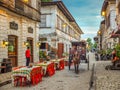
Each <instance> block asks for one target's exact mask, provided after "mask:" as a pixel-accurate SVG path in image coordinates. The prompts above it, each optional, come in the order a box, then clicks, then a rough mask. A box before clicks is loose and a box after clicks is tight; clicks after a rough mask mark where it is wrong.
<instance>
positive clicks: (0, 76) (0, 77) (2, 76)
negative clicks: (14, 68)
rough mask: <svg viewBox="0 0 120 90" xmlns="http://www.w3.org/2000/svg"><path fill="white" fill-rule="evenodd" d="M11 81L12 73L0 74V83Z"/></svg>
mask: <svg viewBox="0 0 120 90" xmlns="http://www.w3.org/2000/svg"><path fill="white" fill-rule="evenodd" d="M10 79H11V72H8V73H4V74H0V83H2V82H5V81H7V80H10Z"/></svg>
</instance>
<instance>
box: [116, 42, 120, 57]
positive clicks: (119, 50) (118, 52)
mask: <svg viewBox="0 0 120 90" xmlns="http://www.w3.org/2000/svg"><path fill="white" fill-rule="evenodd" d="M115 50H116V56H117V57H118V58H120V45H119V44H117V45H116V46H115Z"/></svg>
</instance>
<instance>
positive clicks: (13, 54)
mask: <svg viewBox="0 0 120 90" xmlns="http://www.w3.org/2000/svg"><path fill="white" fill-rule="evenodd" d="M8 42H9V44H8V58H10V59H11V62H12V66H13V67H16V66H17V65H18V51H17V48H18V37H17V36H14V35H8Z"/></svg>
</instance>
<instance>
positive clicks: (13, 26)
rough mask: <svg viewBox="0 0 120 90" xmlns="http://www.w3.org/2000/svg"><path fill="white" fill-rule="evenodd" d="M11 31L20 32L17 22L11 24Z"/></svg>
mask: <svg viewBox="0 0 120 90" xmlns="http://www.w3.org/2000/svg"><path fill="white" fill-rule="evenodd" d="M10 29H14V30H18V24H17V23H15V21H13V22H10Z"/></svg>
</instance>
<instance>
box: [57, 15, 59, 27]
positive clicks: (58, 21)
mask: <svg viewBox="0 0 120 90" xmlns="http://www.w3.org/2000/svg"><path fill="white" fill-rule="evenodd" d="M57 28H58V29H60V18H59V17H58V16H57Z"/></svg>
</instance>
